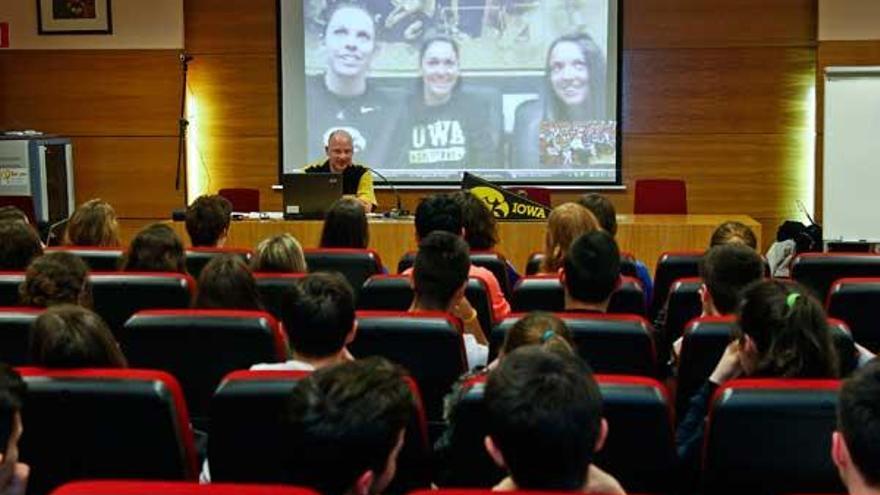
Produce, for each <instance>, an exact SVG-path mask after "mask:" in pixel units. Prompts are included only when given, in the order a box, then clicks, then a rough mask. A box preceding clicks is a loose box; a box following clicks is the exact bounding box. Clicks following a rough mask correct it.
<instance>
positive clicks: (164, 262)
mask: <svg viewBox="0 0 880 495" xmlns="http://www.w3.org/2000/svg"><path fill="white" fill-rule="evenodd" d="M122 269H123V270H125V271H129V272H178V273H186V254H185V252H184V250H183V242H181V240H180V237H178V235H177V233H176V232H174V229H172V228H171V227H169V226H168V225H165V224H163V223H154V224H152V225H148V226H146V227H144V228H143V229H141V231H140V232H138V233H137V235H135V236H134V239H132V240H131V245H130V246H129V248H128V253H127V254H126V257H125V261H124V262H123V265H122Z"/></svg>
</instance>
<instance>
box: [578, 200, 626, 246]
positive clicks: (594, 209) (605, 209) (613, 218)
mask: <svg viewBox="0 0 880 495" xmlns="http://www.w3.org/2000/svg"><path fill="white" fill-rule="evenodd" d="M577 202H578V204H580V205H581V206H583V207H584V208H586V209H588V210H590V212H591V213H592V214H593V216H595V217H596V220H598V221H599V226H601V227H602V229H603V230H604V231H605V232H608V233H609V234H611V237H615V236H617V211H616V210H615V209H614V203H612V202H611V201H609V200H608V198H606V197H605V196H602V195H601V194H599V193H588V194H584V195H583V196H581V197H580V198H578V201H577Z"/></svg>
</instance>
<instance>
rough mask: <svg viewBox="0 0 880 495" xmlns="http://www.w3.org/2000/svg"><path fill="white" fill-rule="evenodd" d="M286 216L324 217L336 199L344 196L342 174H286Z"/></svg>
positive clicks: (283, 177) (283, 184)
mask: <svg viewBox="0 0 880 495" xmlns="http://www.w3.org/2000/svg"><path fill="white" fill-rule="evenodd" d="M281 185H282V186H283V187H284V218H285V219H286V220H291V219H310V218H324V215H325V214H326V213H327V211H328V210H329V209H330V205H332V204H333V202H334V201H336V200H337V199H339V198H340V197H342V174H307V173H305V172H299V173H293V174H284V176H282V177H281Z"/></svg>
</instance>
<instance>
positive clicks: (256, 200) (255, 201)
mask: <svg viewBox="0 0 880 495" xmlns="http://www.w3.org/2000/svg"><path fill="white" fill-rule="evenodd" d="M217 194H218V195H220V196H223V197H224V198H226V199H228V200H229V202H230V203H232V211H237V212H251V211H260V190H259V189H252V188H247V187H233V188H226V189H220V190H219V191H217Z"/></svg>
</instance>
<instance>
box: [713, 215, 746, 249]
mask: <svg viewBox="0 0 880 495" xmlns="http://www.w3.org/2000/svg"><path fill="white" fill-rule="evenodd" d="M722 244H742V245H743V246H748V247H750V248H752V249H758V239H757V238H756V237H755V233H754V232H752V229H751V228H749V226H748V225H746V224H744V223H742V222H737V221H735V220H731V221H728V222H724V223H722V224H721V225H719V226H718V227H717V228H716V229H715V231H714V232H712V238H711V239H710V241H709V247H713V246H720V245H722Z"/></svg>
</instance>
